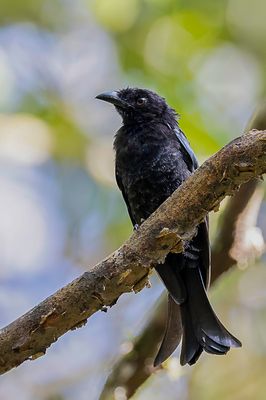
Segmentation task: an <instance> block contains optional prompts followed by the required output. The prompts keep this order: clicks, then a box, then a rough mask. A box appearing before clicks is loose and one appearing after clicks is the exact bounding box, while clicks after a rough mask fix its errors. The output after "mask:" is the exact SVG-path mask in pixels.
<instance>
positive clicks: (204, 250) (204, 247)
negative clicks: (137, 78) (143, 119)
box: [174, 128, 210, 289]
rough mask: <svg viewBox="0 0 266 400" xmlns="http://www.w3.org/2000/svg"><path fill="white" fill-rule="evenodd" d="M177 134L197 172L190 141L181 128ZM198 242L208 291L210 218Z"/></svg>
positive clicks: (205, 221) (201, 227) (201, 225)
mask: <svg viewBox="0 0 266 400" xmlns="http://www.w3.org/2000/svg"><path fill="white" fill-rule="evenodd" d="M174 131H175V134H176V136H177V139H178V141H179V143H180V144H181V146H182V148H183V149H184V150H185V152H186V154H187V155H188V158H189V161H190V165H189V166H188V167H189V168H190V170H191V172H193V171H195V169H197V168H198V166H199V164H198V161H197V159H196V156H195V154H194V152H193V150H192V149H191V147H190V144H189V141H188V140H187V138H186V136H185V134H184V133H183V132H182V131H181V129H180V128H175V129H174ZM196 241H197V242H198V246H199V248H200V249H201V260H202V263H201V268H200V269H201V275H202V278H203V282H204V285H205V287H206V289H207V288H208V286H209V282H210V244H209V218H208V216H207V217H206V218H205V220H204V222H202V223H201V224H200V225H199V226H198V234H197V238H196Z"/></svg>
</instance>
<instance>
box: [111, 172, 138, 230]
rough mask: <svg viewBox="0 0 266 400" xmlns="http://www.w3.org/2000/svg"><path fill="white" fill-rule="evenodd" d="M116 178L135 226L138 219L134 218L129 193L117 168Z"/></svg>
mask: <svg viewBox="0 0 266 400" xmlns="http://www.w3.org/2000/svg"><path fill="white" fill-rule="evenodd" d="M115 178H116V183H117V186H118V187H119V189H120V190H121V192H122V195H123V199H124V201H125V203H126V205H127V211H128V214H129V216H130V219H131V222H132V224H133V226H135V225H136V224H137V221H136V220H135V219H134V217H133V215H132V211H131V208H130V205H129V201H128V197H127V194H126V192H125V188H124V185H123V182H122V179H121V176H120V174H119V172H118V170H117V168H116V170H115Z"/></svg>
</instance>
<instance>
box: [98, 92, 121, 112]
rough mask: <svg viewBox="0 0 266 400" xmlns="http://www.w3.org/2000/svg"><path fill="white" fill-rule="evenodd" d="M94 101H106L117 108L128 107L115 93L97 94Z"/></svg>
mask: <svg viewBox="0 0 266 400" xmlns="http://www.w3.org/2000/svg"><path fill="white" fill-rule="evenodd" d="M96 99H99V100H103V101H107V102H108V103H111V104H113V105H114V106H117V107H121V108H127V107H128V104H127V103H126V102H125V101H124V100H122V99H120V97H119V94H118V92H116V91H113V92H104V93H101V94H98V96H96Z"/></svg>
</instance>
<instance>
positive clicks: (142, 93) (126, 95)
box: [96, 88, 176, 124]
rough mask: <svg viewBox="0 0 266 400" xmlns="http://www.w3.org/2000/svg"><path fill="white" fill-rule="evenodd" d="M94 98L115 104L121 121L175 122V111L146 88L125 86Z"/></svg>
mask: <svg viewBox="0 0 266 400" xmlns="http://www.w3.org/2000/svg"><path fill="white" fill-rule="evenodd" d="M96 99H100V100H103V101H107V102H108V103H111V104H113V105H114V106H115V108H116V110H117V111H118V112H119V114H120V115H121V116H122V119H123V123H124V124H128V123H134V122H137V123H138V122H139V123H144V122H150V121H153V120H155V121H157V120H160V121H162V120H165V121H166V122H168V123H169V124H171V123H176V113H175V111H174V110H173V109H172V108H170V107H169V106H168V105H167V103H166V101H165V99H164V98H163V97H161V96H159V95H158V94H156V93H154V92H152V91H151V90H147V89H138V88H126V89H121V90H117V91H112V92H105V93H101V94H99V95H98V96H96Z"/></svg>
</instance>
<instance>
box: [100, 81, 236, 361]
mask: <svg viewBox="0 0 266 400" xmlns="http://www.w3.org/2000/svg"><path fill="white" fill-rule="evenodd" d="M97 98H98V99H100V100H104V101H107V102H109V103H111V104H113V105H114V106H115V108H116V110H117V111H118V113H119V114H120V115H121V117H122V120H123V125H122V127H121V128H120V129H119V130H118V132H117V133H116V135H115V141H114V149H115V152H116V163H115V164H116V165H115V169H116V180H117V184H118V187H119V188H120V190H121V192H122V194H123V197H124V200H125V202H126V205H127V209H128V213H129V215H130V218H131V221H132V224H133V225H134V226H138V225H140V224H141V222H142V221H143V220H145V219H146V218H148V217H149V215H150V214H152V213H153V212H154V211H155V210H156V209H157V208H158V207H159V206H160V204H162V203H163V202H164V201H165V200H166V199H167V198H168V197H169V196H170V195H171V194H172V193H173V191H174V190H175V189H176V188H177V187H178V186H179V185H181V183H182V182H183V181H184V180H186V179H187V178H188V177H189V176H190V175H191V174H192V173H193V171H194V170H195V169H196V168H197V167H198V162H197V159H196V157H195V155H194V153H193V151H192V149H191V147H190V145H189V142H188V140H187V138H186V136H185V135H184V133H183V132H182V131H181V129H180V127H179V125H178V122H177V114H176V113H175V111H174V110H173V109H172V108H170V107H169V106H168V105H167V103H166V101H165V99H164V98H162V97H160V96H158V95H157V94H156V93H154V92H152V91H150V90H146V89H138V88H127V89H122V90H118V91H113V92H106V93H102V94H100V95H98V96H97ZM156 271H157V273H158V274H159V276H160V278H161V279H162V281H163V283H164V285H165V287H166V288H167V290H168V317H167V324H166V330H165V334H164V338H163V340H162V344H161V347H160V349H159V352H158V354H157V356H156V358H155V361H154V365H159V364H161V363H162V362H163V361H165V360H166V359H167V358H168V357H169V356H170V355H171V354H172V353H173V351H174V350H175V349H176V347H177V346H178V344H179V342H180V340H181V337H182V348H181V356H180V363H181V365H185V364H189V365H192V364H194V363H195V362H196V361H197V359H198V358H199V356H200V355H201V353H202V351H203V350H205V351H206V352H207V353H211V354H226V353H227V352H228V350H229V349H230V347H240V346H241V343H240V342H239V340H237V339H236V338H235V337H234V336H233V335H231V334H230V333H229V332H228V331H227V329H226V328H225V327H224V326H223V325H222V323H221V322H220V321H219V319H218V317H217V316H216V314H215V312H214V311H213V309H212V307H211V305H210V303H209V300H208V298H207V294H206V290H207V288H208V284H209V276H210V245H209V235H208V219H207V218H206V219H205V221H204V222H202V223H201V224H199V225H198V227H197V234H196V235H195V236H194V238H193V239H192V240H190V241H188V242H187V243H186V244H185V247H184V251H183V253H179V254H174V253H169V254H168V255H167V257H166V259H165V262H164V263H163V264H158V265H157V266H156Z"/></svg>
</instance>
